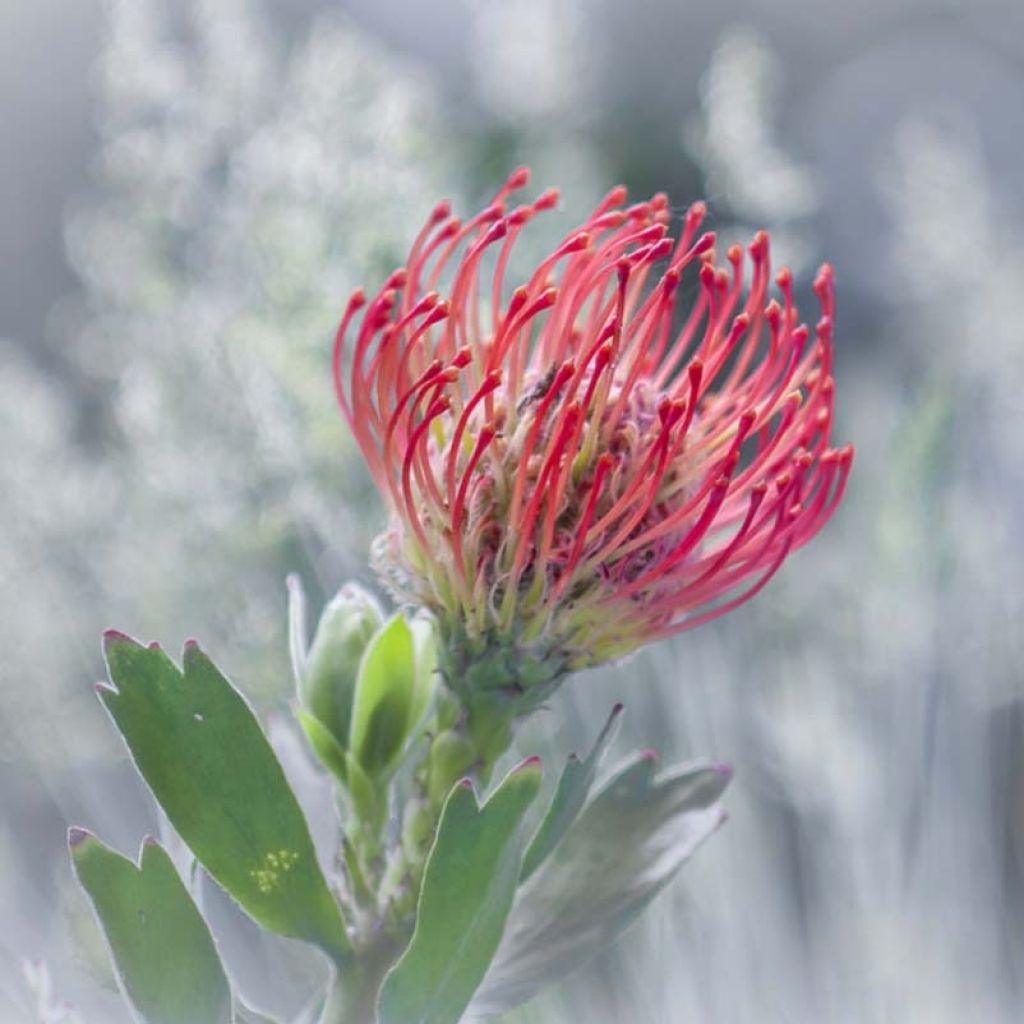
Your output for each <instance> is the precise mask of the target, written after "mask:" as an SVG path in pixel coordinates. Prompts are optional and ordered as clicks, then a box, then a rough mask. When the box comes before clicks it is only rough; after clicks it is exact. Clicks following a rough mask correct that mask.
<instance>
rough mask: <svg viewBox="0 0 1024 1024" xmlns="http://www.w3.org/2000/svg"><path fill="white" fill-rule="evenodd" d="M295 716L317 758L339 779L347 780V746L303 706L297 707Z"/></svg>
mask: <svg viewBox="0 0 1024 1024" xmlns="http://www.w3.org/2000/svg"><path fill="white" fill-rule="evenodd" d="M295 717H296V718H297V719H298V722H299V725H300V726H302V731H303V732H304V733H305V734H306V739H307V740H309V745H310V747H311V748H312V749H313V753H314V754H315V755H316V758H317V760H318V761H319V762H320V763H321V764H322V765H323V766H324V767H325V768H326V769H327V770H328V771H329V772H330V773H331V774H332V775H333V776H334V777H335V778H336V779H338V780H339V781H341V782H344V781H345V762H346V760H347V757H348V755H347V754H346V753H345V748H344V747H343V746H342V745H341V744H340V743H339V742H338V741H337V740H336V739H335V738H334V736H333V735H332V734H331V731H330V730H329V729H328V728H327V726H326V725H324V724H323V723H322V722H321V721H320V719H319V718H316V717H314V716H313V715H311V714H310V713H309V712H308V711H304V710H303V709H302V708H296V710H295Z"/></svg>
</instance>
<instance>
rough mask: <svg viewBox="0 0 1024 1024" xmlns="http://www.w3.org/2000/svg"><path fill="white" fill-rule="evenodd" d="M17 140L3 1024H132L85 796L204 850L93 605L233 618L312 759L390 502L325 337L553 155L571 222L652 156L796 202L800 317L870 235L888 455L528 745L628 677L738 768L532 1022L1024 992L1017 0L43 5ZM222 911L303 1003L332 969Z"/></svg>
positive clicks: (683, 732)
mask: <svg viewBox="0 0 1024 1024" xmlns="http://www.w3.org/2000/svg"><path fill="white" fill-rule="evenodd" d="M0 125H2V129H3V131H2V137H3V144H2V148H0V495H2V500H0V538H2V540H0V579H2V580H3V585H2V588H0V650H2V652H3V653H2V657H0V1007H2V1008H3V1013H2V1014H0V1017H2V1020H3V1021H4V1022H8V1021H13V1022H15V1024H22V1022H32V1024H41V1022H48V1024H53V1022H66V1024H71V1022H75V1024H106V1022H108V1021H109V1022H115V1024H119V1022H125V1021H127V1019H128V1018H127V1014H126V1012H125V1011H124V1010H123V1008H122V1007H121V1005H120V1003H119V1000H118V998H117V996H116V992H115V989H114V985H113V981H112V978H111V977H110V974H109V969H108V968H107V966H106V962H105V957H104V954H103V950H102V947H101V944H100V941H99V937H98V933H97V931H96V929H95V926H94V924H93V922H92V919H91V917H90V916H89V915H88V913H87V910H86V906H85V904H84V901H83V899H82V898H81V897H80V895H79V894H78V892H77V891H76V890H75V888H74V886H73V884H72V882H71V878H70V873H69V869H68V864H67V857H66V852H65V837H64V834H65V829H66V826H67V824H68V823H69V822H74V823H78V824H83V825H86V826H88V827H89V828H91V829H94V830H96V831H98V832H99V833H100V834H101V835H102V836H104V838H106V839H107V840H108V841H110V842H112V843H113V844H114V845H116V846H117V847H118V848H120V849H121V850H122V851H124V852H126V853H129V852H134V850H135V849H136V847H137V844H138V842H139V840H140V838H141V837H142V835H143V834H145V833H147V832H152V833H161V832H163V833H164V834H166V828H165V827H164V825H163V823H162V822H161V821H160V820H159V819H158V817H157V814H156V811H155V809H154V807H153V805H152V803H151V801H150V799H149V797H148V795H147V793H146V792H145V790H144V788H143V786H142V784H141V783H140V782H139V781H138V780H137V778H136V776H135V774H134V771H133V770H132V768H131V766H130V764H129V763H128V762H127V758H126V754H125V751H124V748H123V745H122V743H121V741H120V740H119V739H118V737H117V736H116V734H115V732H114V730H113V728H112V727H111V726H110V725H109V724H108V723H107V722H106V721H105V720H104V718H103V715H102V713H101V710H100V708H99V704H98V702H97V701H96V700H95V699H94V697H93V694H92V686H91V684H92V683H93V682H94V681H95V680H96V679H98V678H100V676H101V675H102V663H101V659H100V649H99V634H100V632H101V630H102V629H103V628H105V627H107V626H112V625H116V626H117V627H118V628H120V629H123V630H125V631H127V632H129V633H132V634H135V635H138V636H141V637H144V638H146V639H150V638H158V639H159V640H160V641H161V642H162V643H163V644H164V645H165V646H166V647H168V648H169V649H171V650H173V649H175V648H177V647H178V646H179V645H180V643H181V642H182V640H183V639H184V638H186V637H188V636H191V635H197V636H199V637H200V638H201V639H202V640H203V642H204V646H206V647H207V649H208V650H210V651H211V652H212V653H213V654H214V656H215V657H216V658H217V659H218V661H219V662H220V663H221V664H222V665H223V666H224V667H225V668H226V669H227V670H228V671H229V673H230V674H231V675H232V676H233V678H234V679H235V680H236V681H237V682H238V683H239V684H240V685H241V686H242V687H243V689H244V690H245V691H246V692H247V694H249V695H250V696H251V698H252V699H253V701H254V702H255V703H256V704H257V706H258V707H259V709H260V710H261V711H262V712H263V713H264V714H265V715H266V716H267V717H268V719H269V721H270V722H271V723H272V728H273V729H274V730H275V733H276V735H277V739H278V741H279V743H280V744H281V745H282V747H283V748H287V747H288V746H289V745H290V744H291V745H294V743H295V739H294V736H293V734H292V733H291V732H290V731H289V726H288V724H287V717H288V700H289V697H290V683H289V675H288V670H287V659H286V645H285V638H284V618H285V615H284V611H285V591H284V586H283V579H284V576H285V574H286V573H288V572H291V571H297V572H300V573H301V574H302V576H303V578H304V580H305V581H306V584H307V589H308V590H309V591H310V592H311V595H312V596H313V598H314V600H320V599H322V598H323V597H324V596H325V595H327V594H329V593H330V592H332V591H333V589H334V588H336V587H337V586H338V585H339V584H340V583H341V582H343V581H344V580H345V579H347V578H350V577H358V578H361V579H363V580H364V582H368V583H369V582H372V581H371V580H370V579H369V577H368V576H367V570H366V567H365V565H366V553H367V548H368V544H369V541H370V539H371V537H372V535H373V533H374V531H375V529H376V528H377V527H379V525H380V524H381V523H382V511H381V508H380V505H379V503H378V501H377V498H376V496H375V494H374V493H373V492H372V489H371V487H370V485H369V482H368V478H367V477H366V475H365V474H364V472H363V470H362V467H361V465H360V463H359V460H358V458H357V457H356V455H355V452H354V448H353V444H352V442H351V440H350V438H349V437H348V435H347V433H346V430H345V429H344V427H343V425H342V422H341V419H340V417H339V416H338V415H337V413H336V411H335V409H334V405H333V398H332V393H331V388H330V384H329V376H328V345H329V337H330V333H331V330H332V327H333V323H334V321H335V319H336V317H337V315H338V313H339V311H340V309H341V307H342V305H343V303H344V301H345V298H346V297H347V294H348V291H349V290H350V289H351V288H353V287H354V286H355V285H357V284H359V283H363V282H365V283H367V284H371V285H373V284H375V283H376V282H378V281H380V280H381V278H382V276H383V275H384V273H385V272H386V271H387V270H388V269H390V268H391V266H392V265H394V264H395V263H397V262H398V261H399V260H400V254H401V253H402V252H403V251H404V249H405V247H407V245H408V244H409V242H410V240H411V238H412V236H413V234H414V233H415V231H416V230H417V229H418V226H419V224H420V222H421V221H422V219H423V217H424V216H425V215H426V213H427V212H428V210H429V209H430V207H431V206H432V204H433V203H434V202H435V201H436V199H437V198H439V197H441V196H449V197H450V198H452V199H453V201H454V202H455V204H456V206H457V207H459V208H461V209H462V210H463V211H464V210H466V209H469V208H470V207H471V206H472V204H475V203H478V202H480V201H481V200H483V199H486V198H487V196H488V194H489V193H490V191H492V190H493V189H494V187H495V186H496V185H497V184H498V183H499V182H500V181H501V180H502V179H503V178H504V176H505V174H506V173H507V172H508V171H509V170H510V169H511V168H513V167H514V166H516V165H518V164H520V163H524V162H525V163H529V164H530V165H531V166H532V167H533V169H534V185H536V186H537V187H538V188H540V187H543V186H546V185H548V184H557V185H559V186H561V187H562V189H563V196H564V199H563V203H562V207H561V210H560V212H558V213H556V214H555V215H552V216H549V217H548V218H546V219H543V218H542V219H541V220H540V221H538V222H537V229H536V230H535V231H534V232H533V241H532V242H531V243H529V244H532V245H535V246H536V247H537V251H540V250H541V249H542V248H543V246H544V245H545V244H546V243H548V242H550V241H551V240H552V239H553V238H555V237H559V236H561V234H562V233H563V232H564V231H566V230H567V229H568V228H569V226H570V225H571V224H572V223H573V217H575V216H576V215H578V214H580V213H581V212H583V211H585V210H586V209H588V208H589V207H590V206H591V205H592V204H593V203H594V202H595V201H596V200H597V199H598V198H599V197H600V195H601V194H603V193H604V192H605V191H606V190H607V189H608V188H609V187H610V186H611V185H613V184H616V183H618V182H623V183H625V184H626V185H628V186H629V187H630V190H631V192H632V193H633V194H634V195H640V194H648V193H650V192H652V191H655V190H662V189H664V190H667V191H668V192H669V193H670V195H671V197H672V200H673V203H674V204H676V205H677V206H678V207H683V206H685V205H686V204H687V203H689V202H690V201H692V200H693V199H695V198H699V197H703V198H705V199H707V200H708V202H709V205H710V208H711V226H712V227H714V228H716V229H718V230H719V231H720V233H722V234H723V235H724V236H725V237H726V239H728V240H732V239H733V238H740V239H747V238H749V236H750V235H751V234H752V233H753V231H754V230H756V229H757V228H760V227H768V228H769V229H771V231H772V232H773V239H774V242H775V244H774V251H775V254H776V256H777V257H778V258H780V259H781V260H784V261H788V262H789V263H790V264H791V265H792V266H793V267H794V270H795V272H796V275H797V278H798V280H799V281H800V282H801V285H802V289H803V298H804V304H805V305H806V306H807V308H808V309H811V308H812V306H811V305H810V304H809V302H808V293H809V289H808V285H809V282H810V278H811V276H812V275H813V270H814V268H815V266H816V265H817V263H818V262H820V261H821V260H823V259H825V258H827V259H829V260H830V261H832V262H833V263H834V264H835V266H836V270H837V277H838V285H839V301H840V305H839V324H838V356H837V357H838V367H837V371H836V376H837V378H838V411H839V421H838V427H837V430H836V438H837V441H838V442H844V441H846V440H852V441H854V442H855V443H856V445H857V449H858V455H857V464H856V466H855V470H854V474H853V477H852V480H851V485H850V489H849V491H848V496H847V499H846V501H845V503H844V505H843V507H842V508H841V509H840V512H839V514H838V516H837V517H836V519H835V520H834V521H833V522H832V523H831V524H830V525H829V527H828V528H827V529H826V530H825V532H824V533H823V535H822V536H821V537H819V539H818V540H817V541H816V542H815V543H814V544H813V545H811V546H810V547H809V548H807V549H804V550H803V551H801V552H800V553H799V554H797V555H796V556H794V557H792V558H791V559H790V560H789V561H788V562H787V564H786V565H785V567H784V568H783V570H782V572H781V573H780V574H779V576H778V577H777V579H776V580H775V581H774V582H773V583H772V585H771V586H770V587H769V588H768V590H766V591H765V592H764V593H762V595H761V596H759V597H758V598H757V599H756V600H755V601H754V602H753V603H751V604H750V605H747V606H745V607H744V608H742V609H741V610H739V611H737V612H735V613H734V614H732V615H731V616H729V617H727V618H725V619H724V620H720V621H718V622H717V623H715V624H713V625H710V626H707V627H705V628H703V629H701V630H698V631H696V632H694V633H690V634H686V635H685V636H683V637H681V638H679V639H678V640H676V641H674V642H671V643H666V644H664V645H663V646H660V647H657V648H654V649H650V650H648V651H646V652H644V653H643V654H641V655H640V656H637V657H635V658H633V659H632V660H630V661H628V662H627V663H626V664H625V665H623V666H619V667H617V668H615V669H611V670H608V671H603V672H595V673H591V674H589V675H586V676H583V677H580V678H577V679H575V680H573V681H572V683H571V684H570V685H568V686H566V687H565V688H564V689H563V691H562V692H561V694H560V695H559V696H558V697H557V698H556V699H555V700H554V701H553V702H552V708H551V711H550V713H549V714H546V715H544V716H541V717H540V718H539V719H538V720H537V721H536V722H533V723H531V725H530V727H529V729H528V730H527V731H526V732H525V733H524V735H523V736H522V737H521V746H522V747H523V748H524V749H529V750H531V751H533V750H537V749H542V750H554V751H561V752H562V754H563V755H564V753H565V752H566V751H567V750H569V749H579V748H580V747H582V746H583V745H585V744H586V743H588V742H589V740H590V738H592V737H593V735H594V734H595V732H596V730H597V728H598V727H599V725H600V723H601V722H603V720H604V718H605V717H606V715H607V712H608V709H609V707H610V705H611V704H612V703H613V702H614V701H615V700H616V699H620V698H621V699H623V700H624V701H625V702H626V705H627V715H626V725H625V728H624V731H623V735H622V737H621V738H620V741H619V743H620V744H621V749H622V751H625V750H627V749H629V748H630V747H636V746H655V747H656V748H658V749H659V750H660V751H661V753H662V755H663V757H664V758H665V760H666V761H668V762H671V761H675V760H683V759H686V758H688V757H692V756H697V755H710V756H714V757H718V758H724V759H728V760H730V761H732V762H733V763H734V764H735V766H736V780H735V782H734V783H733V785H732V786H731V788H730V790H729V792H728V793H727V796H726V803H727V805H728V807H729V811H730V821H729V823H728V824H727V826H726V827H725V828H724V829H723V830H722V831H721V832H719V833H718V834H717V835H716V836H714V837H713V838H712V839H711V840H710V841H709V842H708V844H707V845H706V846H705V847H704V848H702V849H701V850H700V851H699V852H698V854H697V855H696V857H695V858H694V860H693V861H692V862H691V863H690V864H689V865H688V866H687V868H685V869H684V871H683V873H682V874H681V876H680V877H679V879H678V880H677V881H676V882H674V883H673V885H672V886H671V887H670V889H669V890H668V891H667V893H666V894H665V895H663V896H662V897H661V898H660V900H659V901H658V902H656V903H655V904H654V906H653V907H652V909H651V910H649V911H648V912H647V914H646V915H645V917H644V918H643V919H642V920H641V922H640V923H639V925H638V926H636V927H635V928H634V929H633V930H632V931H631V932H629V933H628V934H627V935H626V937H625V938H624V939H622V940H621V941H620V942H619V944H618V945H617V947H615V948H614V949H613V950H612V951H610V952H609V953H608V954H607V955H606V956H604V957H602V958H601V959H600V960H599V961H598V962H596V963H594V964H592V965H591V966H590V967H588V968H585V969H583V970H581V971H580V972H578V973H577V974H576V975H574V976H573V977H571V978H570V979H568V980H567V981H566V982H565V983H564V985H562V987H561V988H560V989H557V990H553V991H552V992H550V993H549V994H548V995H546V996H543V997H541V998H540V999H538V1000H537V1001H536V1002H535V1003H533V1004H530V1005H528V1006H527V1007H525V1008H523V1009H522V1010H521V1011H519V1012H518V1013H517V1014H515V1015H514V1016H513V1017H511V1018H509V1020H514V1021H515V1022H517V1024H548V1022H551V1024H556V1022H563V1021H564V1022H571V1021H587V1022H595V1024H618V1022H622V1024H626V1022H637V1021H642V1022H645V1024H646V1022H656V1024H662V1022H665V1024H676V1022H681V1024H685V1022H696V1021H699V1022H709V1024H712V1022H713V1024H744V1022H752V1024H754V1022H756V1024H775V1022H797V1024H802V1022H805V1021H808V1022H809V1021H815V1022H828V1024H833V1022H836V1024H839V1022H851V1024H852V1022H858V1024H865V1022H887V1021H929V1022H939V1024H942V1022H947V1021H948V1022H961V1021H965V1020H971V1021H978V1022H982V1024H984V1022H989V1021H991V1022H997V1024H998V1022H1003V1021H1007V1022H1011V1021H1019V1020H1020V1019H1021V1017H1022V1011H1024V669H1022V664H1024V630H1022V628H1021V618H1022V616H1021V612H1022V605H1024V599H1022V588H1021V579H1022V570H1024V531H1022V530H1021V528H1020V523H1021V521H1022V514H1024V458H1022V456H1024V402H1022V399H1021V395H1022V394H1024V336H1022V330H1024V329H1022V326H1021V324H1022V320H1021V316H1020V313H1019V311H1018V301H1019V296H1020V293H1021V282H1022V280H1024V241H1022V238H1024V235H1022V232H1021V228H1022V226H1024V192H1022V190H1021V181H1022V180H1024V7H1022V6H1021V5H1020V4H1019V3H1016V2H1014V0H1002V2H1001V0H884V2H883V0H864V2H862V3H860V4H856V5H854V4H848V3H839V2H838V0H836V2H832V0H827V2H821V0H818V2H812V0H772V2H769V0H721V2H718V3H715V4H698V3H684V2H678V0H677V2H672V0H636V2H634V3H630V4H621V3H613V2H611V0H590V2H587V0H507V2H501V3H497V2H487V0H435V2H433V3H431V4H417V3H414V2H413V0H372V2H371V0H348V2H336V3H329V2H327V0H288V2H285V0H277V2H271V0H106V2H98V0H74V2H72V0H33V2H31V3H30V2H28V0H20V2H19V0H8V2H7V3H5V4H3V5H0ZM542 225H543V226H542ZM545 232H548V234H547V235H545ZM302 768H303V766H302V765H301V764H299V765H298V767H297V768H296V769H295V770H296V772H298V773H299V774H302ZM299 784H300V785H302V786H304V787H305V788H304V790H303V792H304V795H305V798H306V799H307V805H308V806H309V807H310V808H311V809H312V810H311V813H315V807H316V801H318V800H319V801H321V810H322V801H323V793H322V788H318V780H317V779H316V778H315V777H313V776H312V775H311V773H310V772H309V770H308V766H306V771H305V775H304V776H303V778H302V779H300V780H299ZM206 899H207V909H208V912H209V914H210V917H211V919H212V920H213V923H214V926H215V929H216V931H217V934H218V937H219V938H220V939H221V942H222V944H223V946H224V949H225V954H226V956H227V959H228V962H229V965H230V968H231V970H232V972H233V973H234V974H235V976H236V977H237V978H238V979H239V983H240V984H241V986H242V988H243V990H244V991H246V992H247V993H249V994H250V995H251V998H252V1000H253V1001H254V1002H256V1003H257V1004H259V1005H262V1006H264V1007H265V1008H266V1009H269V1010H274V1011H276V1012H279V1013H282V1014H284V1013H294V1012H296V1011H297V1009H298V1008H299V1007H301V1006H302V1004H303V1002H304V1001H305V1000H307V999H308V995H309V992H310V991H311V988H312V986H313V985H315V983H316V980H317V978H318V977H319V972H320V971H321V970H322V968H321V966H320V964H319V963H318V962H316V958H315V957H314V956H313V955H312V954H311V953H310V952H308V951H307V950H305V949H303V948H299V947H297V946H293V945H292V944H289V943H287V942H284V941H283V940H282V941H272V940H269V939H265V938H261V937H259V936H257V935H256V933H255V930H254V929H252V928H250V927H249V926H248V925H247V924H246V922H245V921H244V920H242V919H240V918H239V916H238V915H237V914H236V913H235V912H234V911H233V910H232V908H231V907H230V906H229V905H227V904H226V902H225V901H224V900H223V899H222V898H221V897H219V895H218V893H217V892H216V891H215V890H212V889H211V891H210V892H209V893H208V894H207V897H206Z"/></svg>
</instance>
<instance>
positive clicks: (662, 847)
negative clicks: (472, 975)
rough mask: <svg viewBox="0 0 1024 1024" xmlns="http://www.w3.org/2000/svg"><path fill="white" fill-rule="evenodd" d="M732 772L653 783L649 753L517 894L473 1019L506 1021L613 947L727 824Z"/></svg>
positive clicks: (717, 768) (695, 770)
mask: <svg viewBox="0 0 1024 1024" xmlns="http://www.w3.org/2000/svg"><path fill="white" fill-rule="evenodd" d="M728 781H729V771H728V769H727V768H725V767H724V766H722V765H715V764H710V763H704V764H698V765H692V766H688V767H682V768H677V769H676V770H674V771H670V772H668V773H666V774H664V775H662V776H660V777H659V776H657V775H656V763H655V760H654V757H653V755H652V754H650V753H645V754H641V755H639V756H637V757H635V758H633V759H632V760H630V761H628V762H627V763H626V764H625V765H624V766H623V767H622V768H620V769H619V770H618V771H616V772H615V773H613V775H612V777H611V778H610V780H609V781H608V782H607V783H605V785H604V786H603V787H602V788H601V789H600V790H599V792H598V793H597V794H596V796H595V797H594V798H593V799H592V800H591V802H590V803H589V804H588V805H587V807H586V808H585V809H584V811H583V813H582V814H581V815H580V816H579V817H578V818H577V819H576V821H575V822H574V823H573V824H572V825H571V826H570V827H569V829H568V830H567V831H566V833H565V836H564V838H563V839H562V841H561V842H560V843H559V844H558V845H557V846H556V847H555V848H554V850H553V851H552V853H551V855H550V856H549V857H548V858H547V860H545V861H544V863H543V864H541V866H540V868H539V869H538V870H537V871H536V872H535V874H534V875H533V876H532V877H531V878H530V880H529V881H528V882H527V883H526V884H525V885H524V886H523V887H522V888H521V889H520V890H519V892H518V894H517V896H516V901H515V905H514V906H513V908H512V912H511V914H510V915H509V919H508V925H507V927H506V929H505V934H504V938H503V939H502V943H501V947H500V948H499V950H498V952H497V955H496V956H495V957H494V962H493V964H492V965H491V968H490V970H489V971H488V974H487V977H486V979H485V980H484V982H483V984H482V985H481V986H480V990H479V992H478V994H477V996H476V997H475V998H474V1000H473V1006H472V1010H473V1013H475V1014H478V1015H479V1016H484V1017H486V1016H489V1015H493V1014H500V1013H505V1012H507V1011H508V1010H510V1009H513V1008H515V1007H516V1006H519V1005H520V1004H521V1003H523V1002H525V1001H526V1000H528V999H530V998H532V997H533V996H534V995H535V994H536V993H537V992H538V991H539V990H540V989H541V988H543V987H544V985H547V984H549V983H551V982H554V981H558V980H560V979H562V978H564V977H565V976H566V974H568V973H569V972H570V971H572V970H574V969H575V968H576V967H578V966H580V965H581V964H583V963H585V962H586V961H587V960H589V959H590V958H591V957H592V956H593V955H594V954H595V953H597V952H598V951H599V950H600V949H601V948H602V947H603V946H605V945H607V944H608V943H610V942H612V941H614V939H616V938H617V937H618V936H619V935H620V934H621V933H622V932H623V931H624V930H625V929H626V928H627V927H628V926H629V925H630V924H631V923H632V922H633V921H634V920H635V919H636V917H637V916H638V915H639V914H640V913H641V911H642V910H643V909H644V908H645V907H646V906H647V905H648V904H649V903H650V902H651V900H652V899H654V897H655V896H656V895H657V894H658V893H659V892H660V891H661V890H662V889H663V888H664V886H665V885H666V884H667V883H668V882H669V880H670V879H671V878H672V877H673V876H674V875H675V873H676V872H677V871H678V870H679V868H680V867H681V866H682V865H683V864H684V863H685V862H686V860H688V859H689V857H690V855H691V854H692V853H693V851H694V850H695V849H696V848H697V846H699V845H700V844H701V843H702V842H703V841H704V840H705V839H706V838H707V837H708V836H709V835H711V833H712V832H714V831H715V829H716V828H718V826H719V825H720V824H721V823H722V821H723V820H724V817H725V814H724V811H722V809H721V807H720V806H719V805H718V803H717V801H718V798H719V796H721V794H722V792H723V790H724V789H725V787H726V785H727V784H728Z"/></svg>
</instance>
